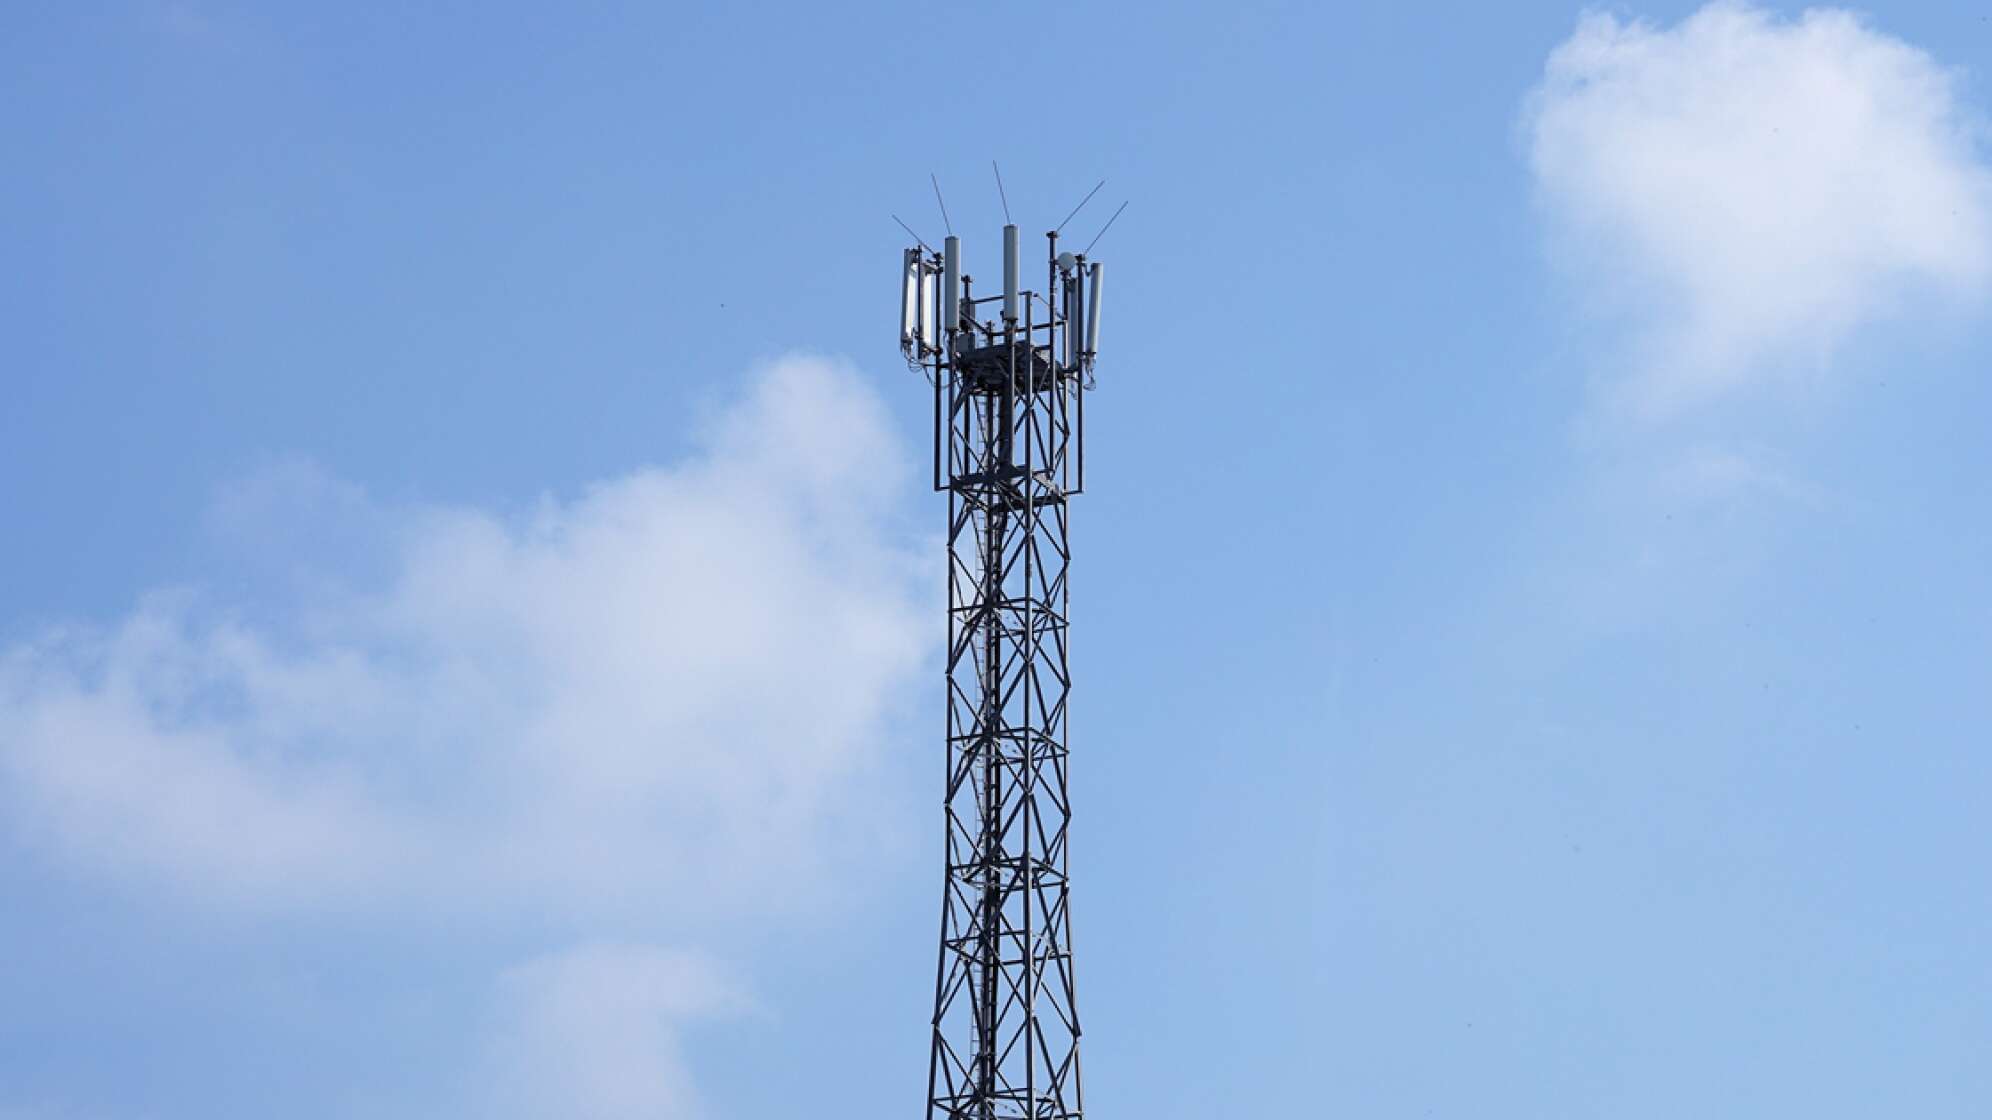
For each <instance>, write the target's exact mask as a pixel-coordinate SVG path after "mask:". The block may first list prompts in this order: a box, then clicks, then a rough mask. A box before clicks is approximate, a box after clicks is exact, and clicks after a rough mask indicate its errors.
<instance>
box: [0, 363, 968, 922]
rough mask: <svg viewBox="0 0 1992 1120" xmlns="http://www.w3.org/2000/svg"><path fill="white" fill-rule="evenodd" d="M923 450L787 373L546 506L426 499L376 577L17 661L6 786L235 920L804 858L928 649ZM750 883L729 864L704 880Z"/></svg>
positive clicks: (157, 619) (209, 607)
mask: <svg viewBox="0 0 1992 1120" xmlns="http://www.w3.org/2000/svg"><path fill="white" fill-rule="evenodd" d="M902 470H903V463H902V462H901V460H900V456H899V452H898V450H897V447H896V444H895V442H894V440H893V439H892V437H891V436H890V434H889V432H888V430H887V428H886V424H885V420H884V417H883V415H882V412H881V410H880V408H879V405H878V403H877V402H876V400H875V399H874V398H873V397H872V395H871V394H870V392H869V390H867V389H866V388H865V387H864V385H863V384H862V382H860V381H859V380H858V379H857V378H856V377H855V376H854V375H853V374H851V373H850V372H849V371H847V370H843V369H840V368H838V367H834V366H832V365H829V364H827V363H823V362H818V361H813V360H790V361H786V362H783V363H780V364H778V365H776V366H774V367H773V368H771V369H769V370H767V371H766V372H765V373H764V374H763V376H762V377H761V379H760V381H759V383H758V385H757V386H756V387H755V389H754V390H753V392H752V395H751V397H750V398H749V399H748V400H746V401H745V402H743V403H742V404H741V405H740V406H739V407H738V408H736V409H735V410H734V411H733V412H731V413H730V414H728V415H727V416H726V417H724V418H723V419H722V420H721V421H720V422H719V423H718V424H716V425H715V430H714V431H713V432H712V433H711V435H710V438H709V440H708V443H707V446H706V448H705V450H704V452H703V453H702V454H701V455H700V456H698V457H697V458H695V459H694V460H693V461H691V462H688V463H685V464H682V465H679V466H677V467H674V468H671V469H658V470H646V471H641V472H638V473H636V474H632V475H630V476H628V477H624V478H621V479H617V480H614V481H610V482H606V483H602V484H600V485H597V486H594V487H591V488H590V489H589V490H588V491H587V492H586V493H584V494H582V495H581V496H579V497H577V498H575V499H573V500H571V501H565V502H561V501H552V500H548V501H545V502H543V503H542V504H540V505H539V506H538V507H537V508H535V509H533V510H530V511H528V512H526V513H523V514H518V515H512V516H506V515H499V514H494V513H490V512H486V511H482V510H475V509H431V510H422V511H413V512H407V513H404V514H401V515H398V516H387V515H382V516H381V517H379V518H376V519H375V521H376V522H377V523H379V524H381V525H383V526H386V528H385V530H384V531H386V532H387V533H389V534H390V536H391V542H390V544H389V546H388V548H389V554H390V562H389V574H388V576H387V577H386V579H385V581H384V585H382V586H375V587H357V588H355V587H345V588H341V587H322V586H321V587H319V588H318V589H316V590H315V591H312V592H310V593H309V595H308V597H307V598H305V599H303V600H300V601H295V602H291V603H287V604H283V605H281V606H280V607H279V609H278V610H277V611H276V612H274V617H272V618H269V619H266V620H264V621H260V622H255V623H252V622H249V621H246V620H245V618H244V617H243V612H239V611H235V610H232V609H231V608H230V607H229V605H228V604H222V603H216V602H214V601H213V600H212V598H211V597H209V596H205V595H202V594H200V593H191V592H180V593H158V594H155V595H153V596H151V597H149V598H147V599H146V600H145V602H144V603H143V604H142V605H140V606H139V607H138V608H137V609H135V610H134V611H133V612H132V613H131V614H130V615H129V616H128V617H127V618H125V619H123V620H122V621H120V622H119V623H117V624H116V625H114V626H111V627H109V628H107V629H104V630H101V631H93V630H89V629H83V628H71V629H65V630H61V631H58V632H54V633H50V634H48V635H45V636H43V637H41V638H40V639H38V640H36V641H34V642H32V643H28V644H25V645H22V646H19V647H17V648H14V649H12V650H11V651H8V652H7V653H6V654H5V656H4V659H3V660H0V796H4V797H5V798H6V799H7V801H8V802H9V803H10V804H9V809H10V811H9V813H8V814H7V816H8V819H9V820H11V821H14V822H16V823H17V825H18V826H19V827H20V828H21V829H23V830H24V831H25V832H26V833H27V834H28V835H29V836H30V837H31V838H33V839H35V840H37V841H39V842H41V843H42V844H43V846H44V847H46V848H50V849H53V850H54V851H55V852H57V853H59V854H60V855H62V856H64V857H67V858H70V859H73V860H75V861H78V862H81V863H83V864H86V865H89V866H91V867H94V868H96V869H99V870H103V871H108V872H112V873H118V874H124V875H128V876H134V877H138V878H141V879H144V880H147V881H149V882H153V883H160V884H165V885H168V886H170V887H172V888H174V889H176V890H180V891H183V892H187V893H191V894H195V895H199V896H204V897H207V898H210V899H222V900H227V901H236V902H245V903H250V904H254V905H262V906H267V905H311V906H323V905H349V904H353V903H356V902H358V903H364V902H366V901H368V900H393V901H404V900H407V899H411V898H416V897H422V898H434V897H436V896H437V886H438V884H446V885H447V888H448V889H447V890H445V891H443V892H442V895H443V897H444V899H445V900H447V901H451V902H465V901H468V902H471V903H474V904H480V905H481V904H487V903H492V902H499V903H502V902H503V901H504V900H506V899H517V900H521V901H525V902H534V901H539V900H545V899H548V898H558V899H560V900H561V901H562V902H563V903H564V904H574V903H577V902H580V903H584V904H586V903H594V904H600V905H602V906H604V907H611V908H612V907H615V906H616V905H618V904H619V903H623V902H632V903H639V904H640V902H641V900H645V899H651V900H654V899H657V898H660V897H666V896H673V895H677V896H682V895H681V892H697V893H699V894H701V895H703V896H706V897H710V896H712V895H713V894H714V892H716V891H719V890H720V887H721V882H720V880H721V878H723V879H724V881H725V882H729V883H736V884H738V883H741V882H743V880H744V881H745V882H746V883H747V884H748V887H747V889H748V891H750V892H751V891H752V890H753V889H754V886H755V885H757V884H755V878H756V876H757V875H761V876H786V875H794V874H798V873H800V872H802V871H804V870H806V864H807V863H808V861H809V860H810V859H811V858H812V853H817V852H820V851H821V850H822V847H823V845H822V844H821V843H819V842H818V841H819V840H821V839H822V837H821V835H820V834H821V833H822V832H823V830H824V826H825V823H826V821H827V820H828V816H829V814H831V813H832V812H833V811H834V809H835V806H836V805H837V803H838V801H839V800H840V799H839V798H837V797H835V796H833V794H835V793H837V792H838V790H839V788H840V785H841V783H843V782H845V781H847V780H848V779H849V778H850V777H851V776H852V775H853V774H854V773H855V772H856V771H858V770H859V769H861V768H862V767H863V766H865V765H866V764H867V763H868V762H869V761H871V760H872V759H874V758H875V757H876V750H877V748H878V744H879V741H880V737H881V720H882V718H883V716H884V715H885V713H886V711H887V708H888V705H889V702H890V698H891V697H892V696H893V694H894V693H895V692H896V691H897V690H898V689H899V687H900V686H901V685H903V684H904V683H905V682H906V681H907V679H908V675H909V674H910V673H911V672H912V671H913V670H914V668H915V667H916V665H917V663H918V661H919V659H920V658H921V656H922V655H923V648H924V647H923V640H924V636H925V635H926V634H927V632H928V631H929V630H930V629H931V627H928V626H927V625H925V623H926V621H927V616H926V612H924V611H923V610H921V609H920V608H921V606H922V605H923V600H922V596H923V594H924V592H923V590H922V587H921V584H920V578H919V576H918V568H917V566H916V565H915V563H914V561H913V560H912V558H911V557H910V556H909V555H908V554H906V553H905V552H904V551H902V550H901V549H900V548H899V547H898V546H897V545H896V544H894V543H893V542H894V541H895V540H896V538H895V537H894V535H893V531H892V529H891V528H890V525H889V521H890V515H891V509H892V503H891V499H892V497H893V496H894V494H895V493H896V487H897V486H898V485H899V483H900V482H901V481H902V480H903V477H904V475H903V473H902ZM716 866H717V867H723V868H725V873H724V876H723V877H722V876H708V875H707V874H706V871H705V869H707V868H711V867H716Z"/></svg>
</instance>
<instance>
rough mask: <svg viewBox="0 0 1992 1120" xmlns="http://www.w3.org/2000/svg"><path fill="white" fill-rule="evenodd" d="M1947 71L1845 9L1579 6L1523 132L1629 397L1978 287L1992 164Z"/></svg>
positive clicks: (1658, 407)
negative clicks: (1615, 329)
mask: <svg viewBox="0 0 1992 1120" xmlns="http://www.w3.org/2000/svg"><path fill="white" fill-rule="evenodd" d="M1957 85H1958V81H1957V77H1956V75H1954V74H1953V73H1951V72H1950V71H1947V70H1946V69H1945V68H1944V67H1942V66H1941V65H1939V64H1938V63H1937V61H1936V60H1934V59H1933V58H1931V57H1930V55H1928V54H1926V53H1924V52H1923V51H1921V50H1918V49H1917V48H1915V47H1913V46H1910V45H1909V44H1907V43H1904V42H1902V41H1900V40H1898V39H1894V38H1891V37H1889V36H1887V35H1885V34H1882V33H1881V32H1879V31H1877V30H1875V29H1874V28H1872V27H1870V26H1869V25H1867V24H1866V23H1864V22H1863V21H1862V20H1861V19H1860V18H1859V17H1857V16H1855V15H1853V14H1850V13H1848V12H1844V11H1836V10H1813V11H1808V12H1806V13H1805V14H1804V15H1802V16H1800V17H1799V18H1797V19H1795V20H1783V19H1780V18H1778V17H1776V16H1773V15H1771V14H1769V13H1767V12H1765V11H1762V10H1760V9H1758V8H1755V7H1751V6H1749V5H1746V4H1740V3H1716V4H1711V5H1710V6H1708V7H1705V8H1703V9H1701V10H1700V11H1699V12H1697V13H1696V14H1694V15H1693V16H1690V17H1689V18H1688V19H1687V20H1685V21H1684V22H1682V23H1681V24H1679V25H1678V26H1675V27H1672V28H1660V27H1655V26H1652V25H1650V24H1647V23H1642V22H1625V21H1622V20H1620V19H1618V18H1616V17H1614V16H1611V15H1607V14H1602V13H1591V14H1587V15H1585V16H1584V17H1582V19H1581V20H1580V21H1579V23H1578V26H1577V30H1576V32H1575V34H1573V35H1572V36H1571V37H1570V39H1569V40H1568V41H1566V42H1564V43H1563V44H1562V45H1560V46H1558V47H1557V48H1556V50H1555V51H1554V52H1553V53H1552V54H1551V55H1550V57H1549V60H1548V63H1547V66H1546V67H1545V72H1544V75H1543V78H1542V82H1541V84H1540V85H1539V86H1538V87H1537V88H1536V90H1535V91H1534V92H1533V93H1532V94H1531V96H1530V98H1529V102H1528V105H1527V108H1526V111H1525V114H1524V126H1525V134H1526V139H1527V143H1528V154H1529V161H1530V166H1531V168H1532V170H1533V173H1534V176H1535V180H1536V184H1537V187H1538V190H1539V194H1540V197H1541V199H1542V201H1543V204H1544V206H1545V208H1546V210H1547V213H1548V215H1549V217H1550V219H1551V220H1552V222H1553V223H1554V224H1555V226H1556V228H1557V229H1558V231H1559V233H1560V234H1561V236H1562V240H1563V243H1564V244H1566V245H1568V246H1570V247H1572V250H1573V252H1572V257H1573V260H1574V262H1575V267H1576V268H1577V269H1578V270H1579V272H1580V273H1581V276H1582V279H1583V281H1584V283H1585V286H1586V289H1587V290H1589V291H1591V292H1594V293H1597V294H1599V295H1600V297H1601V298H1602V299H1606V300H1610V301H1613V302H1616V303H1618V304H1620V305H1621V309H1622V310H1623V311H1624V312H1625V314H1626V316H1627V319H1628V321H1629V322H1630V323H1631V324H1632V325H1633V328H1632V329H1633V332H1634V335H1635V337H1634V338H1633V339H1631V340H1630V341H1631V342H1632V343H1633V345H1634V347H1635V348H1636V350H1637V352H1638V353H1639V354H1640V357H1638V358H1637V359H1634V360H1632V361H1631V362H1630V363H1629V364H1630V372H1629V374H1628V376H1627V377H1626V378H1624V379H1622V380H1621V381H1620V382H1619V384H1618V389H1619V391H1620V393H1621V394H1622V395H1623V398H1624V403H1627V404H1629V405H1631V406H1632V407H1633V408H1635V409H1638V410H1640V411H1643V412H1645V413H1647V414H1648V415H1660V414H1666V413H1670V412H1674V411H1677V410H1679V409H1681V408H1683V407H1686V406H1689V405H1692V404H1694V403H1697V402H1699V401H1703V400H1707V399H1709V398H1712V397H1715V396H1718V395H1720V394H1722V393H1724V392H1726V391H1728V390H1731V389H1734V388H1736V387H1738V386H1740V385H1743V384H1746V383H1750V382H1752V381H1758V380H1762V379H1763V378H1765V377H1767V376H1770V374H1771V371H1775V370H1781V369H1792V368H1797V367H1802V366H1804V365H1805V364H1808V363H1811V364H1816V363H1818V362H1820V361H1822V360H1823V359H1824V358H1825V357H1826V356H1827V355H1829V354H1830V353H1831V351H1832V350H1833V348H1834V347H1835V346H1836V344H1838V343H1840V342H1841V341H1842V340H1843V339H1844V338H1845V337H1846V336H1847V335H1848V333H1849V332H1850V331H1852V330H1853V329H1855V328H1856V327H1857V326H1859V325H1860V324H1861V323H1863V322H1864V321H1867V320H1870V319H1871V318H1873V317H1876V316H1878V315H1881V314H1884V313H1886V312H1888V311H1890V310H1891V309H1893V308H1894V307H1896V306H1898V305H1899V304H1901V303H1902V302H1904V301H1905V300H1907V299H1911V298H1918V297H1927V296H1929V295H1931V294H1935V295H1940V296H1945V297H1951V298H1961V297H1968V296H1970V295H1973V294H1976V293H1977V292H1979V291H1981V290H1982V286H1983V284H1984V281H1985V280H1986V277H1987V273H1988V269H1992V244H1988V235H1992V209H1988V202H1992V176H1989V175H1988V171H1987V168H1986V165H1985V163H1984V161H1983V159H1982V158H1981V155H1980V153H1979V150H1978V145H1977V142H1976V141H1977V131H1978V130H1977V126H1976V123H1975V121H1974V119H1973V118H1972V117H1971V116H1970V115H1969V114H1968V113H1967V111H1966V109H1965V108H1964V106H1963V105H1961V104H1960V101H1959V97H1958V89H1957Z"/></svg>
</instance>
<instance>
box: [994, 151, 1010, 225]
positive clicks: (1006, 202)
mask: <svg viewBox="0 0 1992 1120" xmlns="http://www.w3.org/2000/svg"><path fill="white" fill-rule="evenodd" d="M989 170H991V171H994V172H995V173H996V197H997V198H1000V199H1002V200H1003V223H1004V224H1005V225H1009V224H1011V222H1010V196H1009V195H1008V194H1006V193H1004V191H1003V169H1002V168H1000V167H998V166H996V161H995V160H993V159H992V160H990V161H989Z"/></svg>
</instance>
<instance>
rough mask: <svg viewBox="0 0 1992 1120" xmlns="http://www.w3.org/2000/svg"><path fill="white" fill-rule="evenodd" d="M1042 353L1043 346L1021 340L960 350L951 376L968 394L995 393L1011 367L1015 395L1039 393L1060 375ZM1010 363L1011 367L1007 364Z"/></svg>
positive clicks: (1008, 376) (1054, 382) (1056, 381)
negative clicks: (1013, 374) (1013, 371)
mask: <svg viewBox="0 0 1992 1120" xmlns="http://www.w3.org/2000/svg"><path fill="white" fill-rule="evenodd" d="M1046 350H1047V348H1046V347H1042V346H1029V345H1026V344H1025V343H1023V342H1022V341H1018V342H1016V343H1010V344H1006V343H1002V342H998V343H995V344H993V345H989V346H977V347H974V348H972V349H969V350H964V351H962V352H961V354H959V355H958V356H957V357H956V358H955V362H954V369H955V376H956V377H958V378H960V379H961V384H962V387H963V388H965V389H967V390H968V391H969V392H971V393H999V392H1001V391H1002V390H1003V383H1004V382H1005V381H1006V380H1008V379H1009V378H1010V376H1011V372H1010V371H1011V370H1012V369H1013V368H1014V369H1015V370H1016V375H1015V376H1016V382H1015V387H1016V391H1017V392H1018V393H1033V392H1039V393H1041V392H1043V391H1045V390H1047V389H1050V388H1052V387H1053V386H1055V385H1057V384H1058V378H1059V377H1061V376H1063V374H1061V373H1060V372H1059V371H1058V369H1057V368H1056V367H1054V366H1053V365H1052V363H1051V357H1050V355H1049V354H1048V353H1047V352H1046ZM1013 360H1014V362H1015V365H1014V366H1013V365H1012V364H1011V363H1012V361H1013Z"/></svg>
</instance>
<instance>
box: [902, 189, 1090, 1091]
mask: <svg viewBox="0 0 1992 1120" xmlns="http://www.w3.org/2000/svg"><path fill="white" fill-rule="evenodd" d="M1018 254H1019V249H1018V243H1017V227H1016V226H1014V225H1010V226H1005V227H1004V229H1003V257H1004V269H1003V272H1004V282H1003V290H1002V292H1001V293H1000V294H999V295H995V296H989V297H984V298H981V299H976V298H973V297H972V296H971V294H970V292H971V288H970V281H969V277H968V276H967V275H966V274H964V273H963V272H962V257H961V244H960V240H959V239H958V238H955V237H952V236H951V237H949V238H948V239H947V240H946V242H945V243H944V248H943V250H942V251H941V252H939V253H933V252H930V251H926V250H925V249H924V247H922V248H915V249H908V250H907V251H906V254H905V260H904V266H905V267H904V272H903V277H902V279H903V299H902V307H901V318H900V343H901V347H902V349H903V350H904V351H905V354H906V357H907V360H908V362H909V363H910V364H912V365H914V366H916V367H917V368H919V369H921V370H922V371H923V372H924V373H925V374H926V376H927V378H928V380H929V382H930V383H931V384H932V387H933V392H934V488H935V490H936V491H941V492H945V493H946V494H947V495H948V530H947V564H948V622H947V637H948V642H947V740H946V746H947V751H946V753H947V784H946V794H945V797H944V799H943V809H944V814H945V818H946V826H947V838H946V865H945V880H944V886H943V891H942V902H941V938H940V959H939V966H938V969H937V972H936V980H935V989H934V1017H933V1042H932V1053H931V1058H930V1064H929V1072H928V1107H927V1116H928V1120H997V1118H999V1117H1018V1118H1028V1120H1067V1118H1071V1120H1076V1118H1078V1117H1080V1116H1081V1115H1082V1113H1083V1109H1082V1105H1081V1095H1080V1086H1079V1037H1080V1029H1079V1015H1078V1009H1077V998H1076V990H1075V983H1074V976H1073V968H1072V917H1071V906H1070V889H1069V879H1068V876H1067V864H1068V852H1069V843H1068V839H1069V835H1070V823H1071V799H1070V796H1069V793H1070V787H1069V783H1068V776H1069V768H1068V765H1067V763H1068V759H1069V746H1070V744H1069V742H1068V737H1067V730H1066V728H1067V723H1066V707H1067V699H1068V697H1069V696H1070V693H1071V685H1072V677H1071V672H1070V668H1069V662H1068V660H1067V654H1068V648H1069V643H1068V637H1069V630H1068V617H1069V615H1068V611H1069V606H1070V601H1071V595H1070V585H1069V582H1068V579H1067V574H1068V570H1069V568H1070V564H1071V558H1072V557H1071V547H1070V537H1069V527H1070V519H1069V511H1070V505H1069V502H1070V499H1071V498H1073V497H1075V496H1077V495H1078V494H1079V493H1081V492H1082V491H1083V490H1084V488H1085V451H1084V439H1085V403H1084V397H1085V393H1086V390H1087V387H1088V385H1089V384H1090V382H1091V376H1092V366H1093V358H1094V353H1095V350H1096V348H1097V343H1098V330H1099V303H1098V300H1099V290H1100V280H1101V269H1100V266H1099V265H1098V264H1097V263H1094V262H1089V261H1088V260H1086V258H1085V257H1084V256H1080V255H1074V254H1072V253H1061V252H1059V250H1058V234H1057V233H1055V232H1054V233H1051V234H1048V235H1047V252H1046V287H1045V290H1044V291H1043V292H1041V293H1040V292H1035V291H1026V290H1023V289H1022V288H1021V285H1020V268H1019V264H1020V261H1019V256H1018ZM979 313H980V314H983V315H988V316H989V318H986V319H983V320H981V321H978V314H979Z"/></svg>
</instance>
